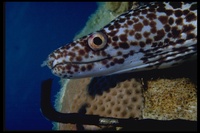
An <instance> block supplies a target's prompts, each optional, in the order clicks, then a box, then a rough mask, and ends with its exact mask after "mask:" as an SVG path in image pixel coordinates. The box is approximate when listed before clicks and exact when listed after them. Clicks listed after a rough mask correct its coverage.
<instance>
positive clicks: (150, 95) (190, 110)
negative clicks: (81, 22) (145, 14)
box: [54, 2, 197, 130]
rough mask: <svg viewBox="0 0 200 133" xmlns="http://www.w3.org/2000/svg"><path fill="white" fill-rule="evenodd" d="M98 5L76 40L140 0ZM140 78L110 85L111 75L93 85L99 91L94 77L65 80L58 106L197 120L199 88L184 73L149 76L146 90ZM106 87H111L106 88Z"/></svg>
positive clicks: (103, 113) (64, 109)
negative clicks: (158, 76)
mask: <svg viewBox="0 0 200 133" xmlns="http://www.w3.org/2000/svg"><path fill="white" fill-rule="evenodd" d="M98 4H99V8H98V9H97V11H96V12H95V13H94V14H92V15H91V16H90V18H89V20H88V22H87V23H86V26H85V27H84V28H83V30H82V31H81V32H80V33H79V34H78V35H76V37H75V38H74V39H77V38H80V37H82V36H84V35H86V34H89V33H91V32H94V31H96V30H99V29H100V28H101V27H103V26H105V25H106V24H107V23H109V22H110V21H112V20H113V19H114V18H116V17H117V16H118V15H119V14H121V13H123V12H125V11H127V10H129V9H130V8H135V7H137V2H99V3H98ZM102 16H104V17H102ZM114 79H118V77H117V78H116V77H115V78H114ZM136 79H137V78H135V77H134V76H133V77H132V78H128V79H125V80H122V81H116V84H115V85H111V86H110V87H108V86H107V84H112V82H113V81H112V80H111V79H109V78H108V79H106V81H103V82H100V84H98V85H99V87H97V85H96V86H95V85H94V86H93V87H91V88H94V89H95V90H98V92H94V91H93V90H90V85H91V84H92V83H91V82H92V81H94V78H82V79H71V80H63V81H62V88H61V91H60V92H59V94H58V95H57V100H56V105H55V106H56V108H57V110H59V111H60V112H63V113H78V112H79V113H85V114H93V115H100V116H106V117H117V118H130V117H132V118H139V119H146V118H151V119H158V120H171V119H186V120H193V121H196V120H197V94H196V92H197V87H196V85H195V84H194V83H193V82H191V81H190V80H189V79H188V78H182V76H180V77H175V78H174V79H170V78H154V80H149V79H148V80H147V88H146V89H145V90H143V86H142V84H141V82H139V80H138V79H137V80H136ZM99 80H100V79H99ZM100 85H101V86H100ZM106 86H107V88H104V87H106ZM102 88H104V89H102ZM99 90H102V91H99ZM83 128H84V129H87V130H99V129H102V128H104V127H103V126H102V127H97V126H93V125H83ZM54 129H55V130H77V125H75V124H63V123H56V122H54ZM117 129H118V128H117Z"/></svg>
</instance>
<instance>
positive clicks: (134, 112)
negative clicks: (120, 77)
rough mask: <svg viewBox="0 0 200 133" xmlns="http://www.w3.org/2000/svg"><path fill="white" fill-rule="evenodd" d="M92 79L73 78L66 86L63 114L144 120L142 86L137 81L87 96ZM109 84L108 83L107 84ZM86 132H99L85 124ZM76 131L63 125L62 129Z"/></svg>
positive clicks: (126, 82)
mask: <svg viewBox="0 0 200 133" xmlns="http://www.w3.org/2000/svg"><path fill="white" fill-rule="evenodd" d="M90 82H91V80H90V78H83V79H73V80H70V82H69V83H68V84H67V86H65V87H66V89H67V91H66V92H65V96H64V98H63V99H64V100H63V101H65V102H64V106H63V107H62V110H61V112H68V113H77V112H79V113H80V112H81V110H85V112H84V113H85V114H90V115H100V116H105V117H115V118H139V119H141V118H142V109H143V96H142V85H141V83H140V82H138V81H136V80H135V79H134V78H132V79H130V80H126V81H123V82H119V83H117V84H116V86H115V87H112V88H110V89H109V90H107V91H103V93H102V94H101V95H96V96H92V95H89V94H88V89H87V87H88V84H90ZM109 82H110V81H109V80H108V81H107V83H109ZM84 127H85V129H88V130H89V129H91V128H93V129H99V127H96V126H90V125H84ZM62 129H63V130H64V129H69V130H76V125H72V124H60V125H59V130H62Z"/></svg>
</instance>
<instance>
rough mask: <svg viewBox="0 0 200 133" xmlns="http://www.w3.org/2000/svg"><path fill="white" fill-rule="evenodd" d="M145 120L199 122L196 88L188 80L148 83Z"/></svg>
mask: <svg viewBox="0 0 200 133" xmlns="http://www.w3.org/2000/svg"><path fill="white" fill-rule="evenodd" d="M147 84H148V89H147V91H145V92H144V98H145V108H144V110H143V118H144V119H146V118H151V119H158V120H172V119H186V120H194V121H196V120H197V93H196V91H197V90H196V89H197V88H196V86H195V85H194V84H193V83H192V82H191V81H190V80H189V79H188V78H177V79H157V80H150V81H148V83H147Z"/></svg>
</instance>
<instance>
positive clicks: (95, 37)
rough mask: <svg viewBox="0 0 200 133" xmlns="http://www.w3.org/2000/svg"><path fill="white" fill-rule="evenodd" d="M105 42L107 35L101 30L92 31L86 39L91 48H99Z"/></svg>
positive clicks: (102, 46)
mask: <svg viewBox="0 0 200 133" xmlns="http://www.w3.org/2000/svg"><path fill="white" fill-rule="evenodd" d="M106 43H107V37H106V35H104V34H103V33H101V32H95V33H93V34H92V35H91V36H90V37H89V39H88V45H89V46H90V48H91V49H93V50H95V51H96V50H100V49H102V48H104V46H105V45H106Z"/></svg>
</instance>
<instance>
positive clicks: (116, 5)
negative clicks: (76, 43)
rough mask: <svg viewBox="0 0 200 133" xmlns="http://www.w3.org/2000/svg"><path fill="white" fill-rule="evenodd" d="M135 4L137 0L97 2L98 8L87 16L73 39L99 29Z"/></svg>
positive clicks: (135, 5) (132, 7)
mask: <svg viewBox="0 0 200 133" xmlns="http://www.w3.org/2000/svg"><path fill="white" fill-rule="evenodd" d="M137 6H138V5H137V2H98V9H97V10H96V12H95V13H94V14H92V15H91V16H90V17H89V19H88V21H87V23H86V25H85V27H84V28H83V29H82V30H81V31H80V32H79V33H78V34H77V35H76V36H75V37H74V40H76V39H78V38H80V37H82V36H84V35H87V34H90V33H92V32H94V31H97V30H99V29H100V28H102V27H104V26H105V25H106V24H108V23H109V22H110V21H112V20H113V19H115V18H116V17H117V16H118V15H120V14H122V13H124V12H126V11H128V10H129V9H134V8H136V7H137ZM102 16H103V17H102Z"/></svg>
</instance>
